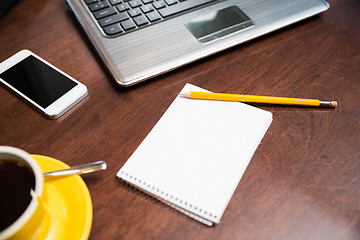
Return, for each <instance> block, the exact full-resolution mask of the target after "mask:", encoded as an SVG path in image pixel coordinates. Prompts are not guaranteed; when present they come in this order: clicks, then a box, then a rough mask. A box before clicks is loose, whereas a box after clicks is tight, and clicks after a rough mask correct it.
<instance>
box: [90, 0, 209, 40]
mask: <svg viewBox="0 0 360 240" xmlns="http://www.w3.org/2000/svg"><path fill="white" fill-rule="evenodd" d="M84 1H85V3H86V5H87V6H88V8H89V10H90V11H91V12H92V14H93V17H94V19H95V21H97V22H98V24H99V26H100V27H101V28H102V30H103V31H104V33H105V34H106V35H107V36H117V35H122V34H124V33H127V32H130V31H134V30H137V29H139V28H143V27H146V26H149V25H151V24H154V23H157V22H160V21H164V20H166V19H169V18H171V17H173V16H176V15H179V14H182V13H184V12H188V11H191V10H193V9H196V8H197V7H200V6H205V5H208V4H210V3H212V2H215V1H216V0H84Z"/></svg>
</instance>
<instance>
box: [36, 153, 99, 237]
mask: <svg viewBox="0 0 360 240" xmlns="http://www.w3.org/2000/svg"><path fill="white" fill-rule="evenodd" d="M32 157H33V158H34V159H35V160H36V161H37V162H38V163H39V165H40V168H41V170H42V171H43V172H46V171H53V170H58V169H62V168H68V167H69V166H68V165H67V164H65V163H63V162H61V161H59V160H56V159H54V158H50V157H46V156H41V155H32ZM43 194H44V196H43V197H44V198H45V199H46V200H45V201H46V205H47V208H48V211H49V212H50V215H51V218H53V219H55V221H53V223H52V224H50V227H49V228H50V229H49V231H48V233H47V236H46V239H51V240H53V239H59V240H62V239H76V240H78V239H81V240H85V239H88V237H89V234H90V230H91V224H92V215H93V212H92V203H91V197H90V193H89V190H88V188H87V186H86V184H85V182H84V181H83V179H82V178H81V177H80V176H78V175H72V176H67V177H57V178H44V193H43Z"/></svg>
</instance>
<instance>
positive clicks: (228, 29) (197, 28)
mask: <svg viewBox="0 0 360 240" xmlns="http://www.w3.org/2000/svg"><path fill="white" fill-rule="evenodd" d="M185 26H186V27H187V29H188V30H189V31H190V32H191V33H192V34H193V35H194V37H195V38H196V39H197V40H198V41H199V42H201V43H207V42H211V41H213V40H216V39H218V38H221V37H224V36H226V35H229V34H231V33H234V32H238V31H241V30H244V29H247V28H250V27H252V26H254V22H253V21H252V20H251V19H250V18H249V17H248V16H247V15H246V14H245V13H244V12H243V11H241V10H240V8H238V7H236V6H230V7H227V8H224V9H221V10H218V11H216V12H212V13H207V14H205V15H203V16H200V17H197V18H195V19H192V20H190V21H187V22H185Z"/></svg>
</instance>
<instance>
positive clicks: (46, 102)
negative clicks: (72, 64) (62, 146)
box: [0, 50, 88, 119]
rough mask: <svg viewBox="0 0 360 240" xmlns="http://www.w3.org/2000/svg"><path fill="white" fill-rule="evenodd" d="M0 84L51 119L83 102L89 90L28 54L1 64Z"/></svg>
mask: <svg viewBox="0 0 360 240" xmlns="http://www.w3.org/2000/svg"><path fill="white" fill-rule="evenodd" d="M0 82H1V83H2V84H3V85H4V86H5V87H7V88H8V89H9V90H10V91H12V92H14V93H15V94H16V95H17V96H19V97H20V98H22V99H23V100H25V101H26V102H28V103H29V104H30V105H32V106H33V107H35V109H37V110H38V111H40V112H41V113H42V114H44V115H45V116H46V117H48V118H50V119H56V118H59V117H60V116H61V115H63V114H64V113H65V112H67V111H68V110H70V109H71V108H72V107H73V106H74V105H75V104H77V103H79V102H80V101H81V100H82V99H84V98H85V97H86V96H87V94H88V90H87V88H86V86H85V85H84V84H82V83H80V82H78V81H77V80H75V79H73V78H72V77H70V76H69V75H67V74H66V73H64V72H62V71H61V70H59V69H57V68H56V67H54V66H53V65H51V64H50V63H48V62H46V61H45V60H44V59H42V58H40V57H39V56H37V55H35V54H34V53H32V52H31V51H29V50H21V51H20V52H18V53H16V54H15V55H13V56H12V57H10V58H8V59H7V60H5V61H4V62H2V63H0Z"/></svg>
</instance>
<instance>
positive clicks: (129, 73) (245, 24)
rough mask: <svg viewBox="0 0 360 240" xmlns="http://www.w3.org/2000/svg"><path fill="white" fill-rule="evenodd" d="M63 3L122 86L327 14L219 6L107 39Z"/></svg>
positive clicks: (80, 5) (81, 5) (283, 7)
mask: <svg viewBox="0 0 360 240" xmlns="http://www.w3.org/2000/svg"><path fill="white" fill-rule="evenodd" d="M66 1H67V3H68V5H69V6H70V8H71V10H72V11H73V13H74V14H75V16H76V18H77V20H78V21H79V23H80V24H81V26H82V28H83V29H84V31H85V32H86V35H87V37H88V38H89V40H90V41H91V43H92V45H93V46H94V47H95V49H96V51H97V53H98V54H99V56H100V58H101V60H102V61H103V63H104V64H105V66H106V68H107V69H108V70H109V72H110V73H111V75H112V76H113V78H114V79H115V80H116V82H117V83H118V84H119V85H120V86H130V85H133V84H135V83H138V82H141V81H144V80H146V79H149V78H151V77H154V76H157V75H159V74H162V73H164V72H167V71H170V70H172V69H175V68H178V67H180V66H182V65H185V64H187V63H191V62H193V61H196V60H198V59H200V58H203V57H206V56H208V55H211V54H214V53H217V52H219V51H222V50H224V49H227V48H230V47H232V46H235V45H238V44H240V43H243V42H245V41H248V40H251V39H254V38H256V37H258V36H262V35H264V34H266V33H269V32H272V31H274V30H277V29H279V28H282V27H285V26H287V25H289V24H292V23H295V22H298V21H300V20H303V19H306V18H309V17H311V16H314V15H316V14H318V13H320V12H323V11H325V10H327V9H328V8H329V4H328V3H327V2H326V1H324V0H220V1H214V2H213V3H212V4H210V5H207V6H203V7H202V8H200V7H199V8H196V9H195V10H192V11H188V12H183V13H181V14H180V15H175V16H174V17H171V18H170V19H167V20H164V21H161V22H158V23H154V24H152V25H150V26H146V27H144V28H141V29H138V30H134V31H132V32H129V33H126V34H120V35H115V36H107V35H106V34H105V33H104V31H103V30H102V28H101V27H100V25H99V23H98V22H97V21H96V20H95V17H94V16H93V14H92V12H91V11H90V10H89V8H88V5H87V4H86V3H85V0H66ZM93 1H95V0H93ZM150 1H151V0H150ZM190 1H196V0H190ZM234 14H235V15H245V16H240V17H239V18H245V19H243V20H241V19H240V20H239V19H238V20H235V21H233V22H231V21H230V23H227V20H226V19H224V16H225V17H226V16H230V17H232V15H234ZM235 18H237V16H235ZM208 26H210V29H207V27H208Z"/></svg>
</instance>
